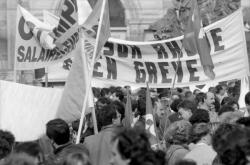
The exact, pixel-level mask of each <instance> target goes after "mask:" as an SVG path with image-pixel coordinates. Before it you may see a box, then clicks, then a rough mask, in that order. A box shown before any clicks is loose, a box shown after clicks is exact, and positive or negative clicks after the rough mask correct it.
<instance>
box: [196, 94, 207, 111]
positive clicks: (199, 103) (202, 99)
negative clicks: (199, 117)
mask: <svg viewBox="0 0 250 165" xmlns="http://www.w3.org/2000/svg"><path fill="white" fill-rule="evenodd" d="M205 98H206V94H205V93H203V92H200V93H198V94H197V95H196V97H195V102H196V104H197V107H198V108H200V107H201V106H202V105H203V104H204V102H205Z"/></svg>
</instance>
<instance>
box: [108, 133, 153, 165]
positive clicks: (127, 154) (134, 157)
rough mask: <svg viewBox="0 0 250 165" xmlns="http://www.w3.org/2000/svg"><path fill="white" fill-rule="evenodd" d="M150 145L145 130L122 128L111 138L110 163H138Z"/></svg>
mask: <svg viewBox="0 0 250 165" xmlns="http://www.w3.org/2000/svg"><path fill="white" fill-rule="evenodd" d="M151 150H152V149H151V146H150V143H149V139H148V137H147V135H146V133H145V132H142V131H141V130H136V129H123V130H121V131H120V132H119V133H118V134H117V135H116V136H115V137H114V139H113V147H112V156H111V159H110V164H111V165H133V164H136V165H137V164H138V165H140V164H141V163H142V162H141V161H143V159H144V155H145V154H146V153H148V152H150V151H151Z"/></svg>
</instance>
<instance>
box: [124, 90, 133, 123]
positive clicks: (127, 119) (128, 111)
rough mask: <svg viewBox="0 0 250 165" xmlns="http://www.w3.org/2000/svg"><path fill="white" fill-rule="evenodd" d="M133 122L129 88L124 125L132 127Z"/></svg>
mask: <svg viewBox="0 0 250 165" xmlns="http://www.w3.org/2000/svg"><path fill="white" fill-rule="evenodd" d="M132 123H133V114H132V103H131V96H130V92H129V90H127V103H126V107H125V118H124V127H126V128H131V126H132Z"/></svg>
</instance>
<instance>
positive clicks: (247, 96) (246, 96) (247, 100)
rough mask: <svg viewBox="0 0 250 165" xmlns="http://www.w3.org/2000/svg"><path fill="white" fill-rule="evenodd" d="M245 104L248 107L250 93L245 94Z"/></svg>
mask: <svg viewBox="0 0 250 165" xmlns="http://www.w3.org/2000/svg"><path fill="white" fill-rule="evenodd" d="M245 103H246V104H247V105H250V92H247V94H246V95H245Z"/></svg>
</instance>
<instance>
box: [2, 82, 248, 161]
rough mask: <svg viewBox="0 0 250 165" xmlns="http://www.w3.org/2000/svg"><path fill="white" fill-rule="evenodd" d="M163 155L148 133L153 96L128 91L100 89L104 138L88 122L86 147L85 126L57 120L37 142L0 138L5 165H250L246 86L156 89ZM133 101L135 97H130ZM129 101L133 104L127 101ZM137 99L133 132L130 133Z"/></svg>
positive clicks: (143, 91) (98, 105) (99, 110)
mask: <svg viewBox="0 0 250 165" xmlns="http://www.w3.org/2000/svg"><path fill="white" fill-rule="evenodd" d="M150 92H151V100H152V107H153V113H154V114H153V115H154V119H155V126H156V133H157V135H158V138H159V144H158V147H157V148H155V147H152V144H151V143H150V139H149V134H148V133H147V132H146V131H145V115H146V104H147V102H146V89H143V88H141V89H140V90H139V91H137V92H135V93H132V92H131V90H130V87H129V86H126V87H124V88H122V87H110V88H102V89H98V88H93V93H94V96H95V112H96V118H97V126H98V133H97V134H95V133H94V124H93V118H92V116H91V114H87V115H86V116H85V120H84V127H83V129H82V131H81V140H80V144H75V141H76V135H77V132H78V127H79V121H74V122H72V123H66V122H65V121H64V120H62V119H54V120H51V121H49V122H48V123H47V124H46V135H45V136H44V137H41V138H40V139H38V140H37V141H32V142H15V138H14V136H13V135H12V134H11V133H10V132H8V131H3V130H2V131H0V164H3V165H42V164H44V165H109V164H111V165H248V164H250V128H249V126H250V117H249V112H250V92H249V93H247V94H246V96H245V103H246V108H245V109H240V107H239V104H238V99H239V93H240V92H239V84H238V82H236V83H232V82H231V83H228V84H226V83H225V84H221V85H217V86H216V87H211V88H209V90H208V91H207V92H206V93H203V92H201V91H200V90H198V89H197V90H194V91H190V90H189V89H188V88H176V89H174V90H173V89H158V90H156V89H151V90H150ZM128 94H129V95H128ZM127 96H130V98H128V97H127ZM128 99H131V103H132V108H131V110H132V115H133V122H132V123H131V127H132V128H125V125H124V120H125V111H126V110H127V109H126V108H125V105H126V102H127V100H128Z"/></svg>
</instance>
